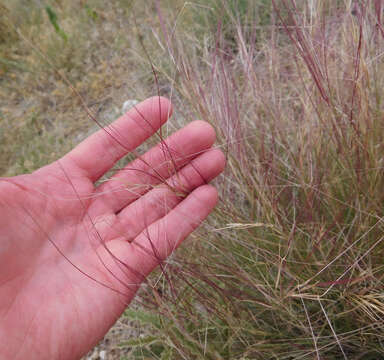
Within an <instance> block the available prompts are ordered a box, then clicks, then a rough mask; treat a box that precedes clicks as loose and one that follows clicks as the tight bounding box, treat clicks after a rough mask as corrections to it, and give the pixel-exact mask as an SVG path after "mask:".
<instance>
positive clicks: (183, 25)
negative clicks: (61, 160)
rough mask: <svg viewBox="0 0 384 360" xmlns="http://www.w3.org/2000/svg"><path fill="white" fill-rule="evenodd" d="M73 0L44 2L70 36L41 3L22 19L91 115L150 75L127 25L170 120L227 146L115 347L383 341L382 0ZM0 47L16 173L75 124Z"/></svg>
mask: <svg viewBox="0 0 384 360" xmlns="http://www.w3.org/2000/svg"><path fill="white" fill-rule="evenodd" d="M87 3H88V4H91V5H92V6H91V5H90V6H91V9H93V10H94V11H95V13H96V14H97V17H96V18H93V17H92V16H91V19H88V20H84V18H83V17H81V16H75V15H74V14H75V13H79V11H78V8H77V7H76V6H79V5H76V4H74V2H67V3H66V4H67V5H65V6H64V5H61V7H59V6H58V7H57V9H56V10H57V13H58V15H59V20H60V21H62V22H61V23H60V24H61V25H62V28H63V30H64V31H65V33H66V34H67V35H68V38H69V40H63V39H62V38H61V37H60V36H58V34H57V33H56V32H55V30H54V29H53V28H52V27H50V24H49V22H47V21H48V20H47V18H44V20H43V21H42V23H39V25H37V24H36V23H33V24H32V25H31V24H22V25H20V26H21V29H22V32H23V34H25V35H26V36H27V37H28V38H29V39H31V40H32V42H33V43H34V44H37V45H38V46H39V47H40V48H41V49H42V51H43V53H44V54H47V55H48V56H49V57H50V58H51V59H52V61H53V62H54V66H55V68H56V69H57V70H61V71H63V72H65V74H66V76H67V77H68V78H69V79H70V81H71V82H72V83H73V84H74V86H75V87H76V89H78V91H79V92H80V93H81V94H82V96H84V97H85V99H86V102H87V104H89V105H92V104H93V103H94V102H95V103H96V105H93V106H94V109H98V107H99V106H105V107H106V108H107V110H106V112H103V110H100V116H101V117H103V116H107V115H106V114H107V113H108V114H110V113H111V109H113V106H116V108H118V106H119V105H118V104H119V103H121V102H122V99H124V97H125V98H126V94H127V93H130V94H131V93H132V94H133V95H130V96H128V97H134V98H142V97H144V96H145V95H148V94H149V91H150V90H153V89H154V88H156V86H153V74H152V72H151V67H150V65H149V63H148V59H147V58H146V55H145V53H144V52H143V50H142V48H141V45H142V44H141V43H143V44H144V46H145V48H146V50H147V53H148V54H149V58H150V60H151V62H152V64H153V66H154V68H155V69H156V70H157V72H158V77H159V80H158V86H159V88H160V92H161V93H163V94H168V95H169V96H171V97H172V99H173V101H174V103H175V105H176V110H177V113H178V114H179V115H181V117H182V118H183V119H184V120H180V122H183V121H189V120H190V119H192V118H202V119H204V120H207V121H209V122H210V123H211V124H213V125H214V126H215V128H216V129H217V132H218V134H219V141H218V146H220V147H221V148H222V149H223V150H224V151H225V153H226V154H227V159H228V165H227V169H226V172H225V174H224V176H223V177H222V178H221V179H220V180H219V181H218V182H217V184H218V185H219V188H220V191H221V203H220V206H219V207H218V208H217V210H216V211H215V213H214V214H213V216H211V218H210V221H209V223H207V224H206V226H205V227H204V228H203V229H202V230H201V231H200V232H199V233H197V234H195V235H193V236H191V237H190V239H189V240H188V242H187V243H186V245H185V246H184V247H183V248H182V249H180V251H179V252H178V253H177V255H175V256H173V257H172V258H171V259H170V260H169V261H168V262H167V264H166V267H165V268H166V272H165V274H162V273H159V274H157V275H155V276H154V277H153V278H152V279H151V284H152V285H153V292H149V293H145V294H143V295H142V297H143V299H144V300H145V299H147V303H148V310H146V311H144V310H137V311H136V312H135V311H129V312H127V314H126V317H128V318H129V319H131V318H135V319H136V320H135V321H136V322H137V323H136V324H137V326H138V324H141V325H140V326H144V328H143V329H144V330H143V333H142V335H143V336H142V337H140V338H138V339H131V340H129V341H128V342H127V343H126V344H125V345H124V346H123V349H124V351H125V352H128V354H129V358H137V359H149V358H151V359H243V360H245V359H379V358H382V357H384V346H383V339H382V333H383V330H384V326H383V320H382V318H383V314H384V300H383V296H382V293H383V283H382V278H383V276H384V272H383V270H384V265H383V258H384V256H383V253H384V246H383V243H382V240H383V221H382V218H383V213H382V212H383V210H382V209H383V200H384V193H383V191H382V189H383V186H384V177H383V175H382V174H383V155H382V154H383V136H384V132H383V121H382V119H383V116H384V109H383V102H382V99H383V98H384V86H383V85H384V75H383V74H384V65H383V64H384V63H383V61H382V54H383V50H384V28H383V24H382V12H383V8H382V4H381V1H372V2H369V3H367V5H364V4H365V3H364V2H362V3H359V4H358V3H354V2H352V1H348V0H345V1H331V0H329V1H320V0H312V1H308V2H304V1H296V2H293V1H288V0H286V1H275V2H272V1H267V0H266V1H260V2H254V1H251V0H250V1H241V2H238V6H239V7H238V8H236V7H235V5H234V4H236V2H232V1H220V0H217V1H216V0H211V1H202V0H201V1H194V2H183V1H176V0H175V1H164V2H156V1H153V2H149V3H148V5H147V6H144V7H140V6H137V5H136V4H135V3H134V2H133V3H132V7H130V8H129V10H124V9H126V8H125V7H124V6H123V5H124V4H125V5H126V4H128V3H127V2H123V1H121V2H118V1H113V2H111V5H110V6H108V7H107V8H105V7H102V5H101V4H98V3H97V2H96V1H95V2H87ZM273 3H274V4H275V8H274V6H273ZM156 4H157V5H159V4H160V6H157V7H156V6H155V5H156ZM295 4H296V5H295ZM12 11H13V12H14V13H15V14H17V13H18V12H17V11H16V10H15V9H13V10H12V9H10V12H11V13H12ZM36 11H37V10H36ZM84 11H85V12H84V17H85V18H86V17H87V16H89V13H88V12H89V10H88V12H87V11H86V10H84ZM86 14H88V15H86ZM155 16H156V17H155ZM133 18H135V19H139V21H137V22H136V25H135V23H134V21H133ZM140 20H142V21H140ZM144 20H145V21H144ZM13 21H14V23H17V21H18V20H17V19H15V18H14V20H13ZM138 24H139V25H138ZM80 25H81V26H80ZM36 26H37V27H39V26H40V28H39V29H40V30H41V29H42V28H43V29H45V31H44V32H41V31H40V32H38V31H37V30H36ZM127 28H129V29H130V33H129V41H127ZM132 29H134V30H132ZM112 34H113V35H112ZM131 34H132V35H131ZM52 39H53V40H52ZM71 39H72V40H71ZM73 39H76V43H71V41H74V40H73ZM90 39H91V40H90ZM116 39H117V40H116ZM63 41H64V42H66V41H67V42H68V44H65V46H64V45H63V43H62V42H63ZM120 41H121V42H120ZM55 46H56V49H57V48H61V47H64V50H63V51H61V52H60V54H58V53H57V50H56V51H55V50H52V49H54V48H55ZM67 46H68V48H67ZM5 53H7V54H10V55H9V56H7V58H6V59H7V61H8V65H3V68H2V69H3V70H2V71H3V75H2V79H1V80H0V81H1V84H2V86H1V88H0V89H1V90H0V92H2V93H5V94H6V97H4V96H1V98H2V99H6V101H4V100H1V102H2V103H1V104H0V110H1V114H0V116H1V119H2V120H1V123H0V126H1V131H2V133H1V135H0V137H2V140H1V141H2V144H4V152H3V154H2V157H1V165H0V169H1V171H2V172H3V173H5V174H15V173H18V172H23V171H30V170H33V169H34V168H36V167H37V166H40V165H42V164H43V163H45V162H48V161H51V160H52V159H54V158H56V157H57V156H58V155H59V154H61V153H62V152H64V151H66V150H67V149H68V148H69V147H71V146H72V145H73V142H74V141H75V140H74V139H76V136H77V134H78V133H79V132H80V133H82V132H83V131H86V129H87V128H88V127H89V126H90V125H89V122H88V120H86V119H85V116H84V112H83V110H82V109H81V106H80V105H79V100H78V99H77V98H76V97H74V96H73V94H72V93H71V92H70V91H69V90H68V87H67V86H66V85H65V84H64V82H63V81H62V79H61V78H60V77H58V76H57V74H56V73H55V71H54V70H53V68H52V67H50V66H48V65H47V64H46V63H45V62H44V61H42V60H41V58H39V57H38V56H37V55H36V52H34V51H33V50H32V49H31V48H30V47H28V46H26V45H25V42H22V41H21V40H19V41H17V42H15V43H2V44H1V45H0V59H2V58H4V56H5V55H4V54H5ZM127 54H129V56H127ZM124 55H125V56H124ZM10 61H11V62H10ZM14 63H15V64H17V65H15V64H14ZM21 67H25V69H28V70H23V69H22V68H21ZM30 69H32V70H30ZM130 69H134V71H129V70H130ZM85 74H86V76H85ZM47 89H49V91H47ZM25 94H33V96H30V97H29V98H26V97H25ZM1 95H3V94H1ZM105 99H109V100H105ZM32 109H34V110H33V111H32ZM31 114H35V115H34V116H31ZM79 119H84V122H83V121H79ZM107 120H108V119H107ZM15 124H17V126H15ZM11 129H12V131H11ZM15 139H16V142H17V141H22V142H23V146H21V147H20V144H15ZM36 139H37V140H36ZM27 152H29V153H32V154H35V155H33V156H32V157H31V156H30V154H28V156H27V155H26V153H27ZM34 156H35V157H34ZM30 159H32V160H30ZM28 161H31V162H32V163H31V164H29V163H28ZM165 275H166V276H165ZM116 356H118V355H116Z"/></svg>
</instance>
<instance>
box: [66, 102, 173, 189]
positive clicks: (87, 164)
mask: <svg viewBox="0 0 384 360" xmlns="http://www.w3.org/2000/svg"><path fill="white" fill-rule="evenodd" d="M171 112H172V107H171V104H170V102H169V100H168V99H166V98H163V97H157V96H156V97H152V98H149V99H147V100H144V101H143V102H141V103H140V104H138V105H136V106H135V107H134V108H132V109H131V110H129V111H128V112H127V113H126V114H125V115H123V116H121V117H120V118H119V119H117V120H116V121H115V122H113V123H112V124H111V125H109V126H106V127H105V128H103V129H100V130H99V131H98V132H96V133H95V134H93V135H91V136H90V137H88V138H87V139H86V140H84V141H83V142H82V143H81V144H79V145H78V146H76V147H75V148H74V149H73V150H72V151H70V152H69V153H68V154H67V155H65V156H64V158H63V159H62V161H63V162H64V163H65V162H68V163H70V164H71V165H75V167H76V168H77V169H79V170H81V172H83V173H84V175H85V176H86V177H88V178H89V179H90V180H91V181H92V182H95V181H96V180H97V179H99V178H100V177H101V176H102V175H103V174H105V173H106V172H107V171H108V170H109V169H110V168H111V167H112V166H113V165H114V164H115V162H116V161H117V160H119V159H120V158H122V157H123V156H124V155H126V154H127V153H128V152H130V151H132V150H134V149H135V148H136V147H137V146H139V145H140V144H141V143H142V142H143V141H145V140H146V139H147V138H149V137H150V136H151V135H153V134H154V133H155V132H156V131H157V130H158V129H159V128H160V127H161V125H163V124H164V123H165V122H166V121H167V119H168V118H169V117H170V115H171Z"/></svg>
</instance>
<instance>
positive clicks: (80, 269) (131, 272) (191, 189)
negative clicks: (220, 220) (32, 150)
mask: <svg viewBox="0 0 384 360" xmlns="http://www.w3.org/2000/svg"><path fill="white" fill-rule="evenodd" d="M170 112H171V111H170V104H169V102H168V101H167V100H166V99H164V98H158V97H155V98H151V99H148V100H146V101H144V102H142V103H141V104H139V105H138V106H137V107H136V108H134V109H132V110H131V111H130V112H128V113H127V114H126V115H124V116H123V117H121V118H120V119H118V120H117V121H116V122H115V123H114V124H113V125H111V126H110V127H108V128H106V129H105V130H100V131H99V132H97V133H96V134H94V135H92V136H90V137H89V138H88V139H86V140H85V141H84V142H83V143H81V144H80V145H79V146H77V147H76V148H75V149H74V150H72V151H71V152H70V153H68V154H67V155H66V156H64V157H63V158H62V159H60V160H59V161H57V162H55V163H53V164H51V165H48V166H46V167H44V168H42V169H39V170H38V171H36V172H34V173H33V174H29V175H22V176H18V177H15V178H10V179H0V214H1V216H0V358H1V359H25V358H28V359H76V358H79V357H80V356H81V355H83V354H84V353H86V352H87V351H88V350H89V349H90V348H91V347H92V346H94V345H95V344H96V343H97V341H98V340H100V339H101V338H102V337H103V335H104V334H105V333H106V332H107V331H108V329H109V328H110V326H111V325H112V324H113V323H114V322H115V321H116V320H117V318H118V317H119V316H120V315H121V313H122V312H123V310H124V308H125V307H126V306H127V304H128V303H129V302H130V301H131V300H132V298H133V296H134V294H135V292H136V290H137V289H138V287H139V285H140V284H141V283H142V282H143V280H144V279H145V276H146V275H148V274H149V273H150V272H151V271H152V270H153V269H154V268H155V267H156V266H157V265H158V264H159V262H161V261H162V260H164V259H165V258H166V257H167V256H168V255H169V254H170V253H171V252H172V251H173V250H174V249H175V248H176V247H177V246H178V244H180V242H181V241H182V240H183V239H184V238H185V237H186V236H187V235H188V234H189V233H190V232H192V231H193V230H194V229H195V228H196V227H197V226H198V224H199V223H200V222H201V221H202V220H203V219H204V218H205V217H206V216H207V215H208V214H209V212H210V211H211V210H212V208H213V207H214V205H215V203H216V201H217V193H216V190H215V189H214V188H213V187H212V186H210V185H206V183H207V182H209V181H210V180H211V179H213V178H214V177H215V176H217V175H218V174H219V173H220V172H221V171H222V169H223V167H224V156H223V154H222V153H221V152H220V151H219V150H212V149H210V147H211V146H212V144H213V142H214V140H215V134H214V131H213V129H212V128H211V127H210V126H209V125H208V124H207V123H205V122H202V121H196V122H193V123H191V124H189V125H188V126H186V127H185V128H184V129H182V130H179V131H178V132H176V133H175V134H173V135H172V136H170V137H169V138H168V139H167V140H166V141H165V142H164V143H163V142H162V143H160V144H159V145H158V146H156V147H154V148H152V149H151V150H149V151H148V152H147V153H146V154H144V155H143V156H141V157H140V158H138V159H136V160H134V161H133V162H131V163H130V164H128V165H127V166H126V167H125V168H124V169H121V170H120V171H117V172H116V173H115V174H114V175H113V176H112V178H111V179H110V180H109V181H106V182H101V183H100V184H98V185H95V182H96V181H97V180H99V179H100V178H101V176H102V175H104V174H105V173H106V172H107V171H108V170H109V169H110V168H111V167H112V166H113V165H114V164H115V163H116V161H117V160H118V159H120V158H121V157H123V156H124V155H126V153H127V152H128V151H131V150H133V149H135V148H136V147H137V146H138V145H140V144H141V143H142V142H143V141H144V140H145V139H147V138H148V137H150V136H151V135H152V134H153V133H154V132H155V131H156V130H158V129H159V128H160V126H161V125H162V124H163V123H165V121H166V120H167V118H168V116H169V114H170Z"/></svg>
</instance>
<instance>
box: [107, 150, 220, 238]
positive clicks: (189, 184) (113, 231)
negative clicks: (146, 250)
mask: <svg viewBox="0 0 384 360" xmlns="http://www.w3.org/2000/svg"><path fill="white" fill-rule="evenodd" d="M224 166H225V156H224V154H223V153H222V152H221V151H220V150H217V149H212V150H209V151H207V152H205V153H203V154H201V155H200V156H198V157H197V158H195V159H194V160H192V161H191V163H189V164H188V165H186V166H185V167H183V168H182V169H181V170H180V171H179V172H178V173H177V174H175V175H174V176H173V177H171V178H170V179H169V180H168V181H167V182H168V184H169V185H170V187H171V188H170V187H169V186H165V185H163V186H159V187H156V188H154V189H152V190H151V191H149V192H148V193H146V194H145V195H144V196H142V197H141V198H139V199H137V200H136V201H135V202H133V203H131V204H130V205H128V206H127V207H126V208H124V209H123V210H122V211H121V212H120V213H119V214H118V216H117V218H116V220H115V221H114V223H113V224H112V225H111V226H110V227H109V229H108V230H109V231H108V233H107V235H106V237H105V239H106V240H110V239H113V238H118V237H124V239H125V240H127V241H132V240H133V239H134V238H135V237H136V236H137V235H138V234H139V233H141V232H142V231H143V230H144V229H145V228H146V227H147V226H148V225H149V224H152V223H153V222H155V221H157V220H159V219H160V218H162V217H163V216H165V215H166V214H167V213H168V212H169V211H170V210H172V209H173V208H174V207H175V206H176V205H177V204H179V203H180V202H181V201H182V200H183V198H184V196H183V195H182V194H185V193H189V192H191V191H193V190H194V189H195V188H197V187H199V186H201V185H203V184H205V183H206V182H209V181H211V180H212V179H214V178H215V177H216V176H217V175H219V174H220V173H221V172H222V171H223V169H224Z"/></svg>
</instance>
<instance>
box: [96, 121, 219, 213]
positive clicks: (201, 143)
mask: <svg viewBox="0 0 384 360" xmlns="http://www.w3.org/2000/svg"><path fill="white" fill-rule="evenodd" d="M214 141H215V131H214V130H213V128H212V127H211V126H210V125H209V124H208V123H206V122H204V121H194V122H192V123H190V124H189V125H187V126H186V127H184V128H183V129H181V130H179V131H177V132H176V133H174V134H173V135H171V136H170V137H169V138H168V139H167V140H166V141H165V142H164V143H161V144H159V145H157V146H156V147H154V148H152V149H151V150H149V151H148V152H147V153H145V154H144V155H143V156H142V157H141V158H139V159H136V160H134V161H133V162H132V163H130V164H129V165H128V166H127V167H125V168H124V169H123V170H121V171H120V172H119V173H118V174H116V175H115V176H113V177H112V178H111V179H110V180H109V181H108V182H106V183H103V184H101V185H100V186H99V187H98V188H97V190H96V200H95V202H94V205H93V209H92V212H93V213H105V212H106V211H110V212H115V213H116V212H118V211H120V210H121V209H122V208H124V207H125V206H127V205H128V204H129V203H131V202H133V201H134V200H136V199H138V198H139V197H140V196H141V195H142V194H144V193H146V192H147V191H148V190H150V189H152V187H153V186H155V185H158V184H159V183H161V182H163V181H164V180H166V179H167V178H169V177H170V176H172V175H173V174H174V173H175V172H176V171H177V170H178V169H179V168H181V167H182V166H184V165H185V164H186V163H188V162H189V161H191V159H193V158H194V157H196V156H197V155H199V154H200V153H201V152H203V151H205V150H207V149H209V148H210V147H211V146H212V145H213V143H214Z"/></svg>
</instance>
